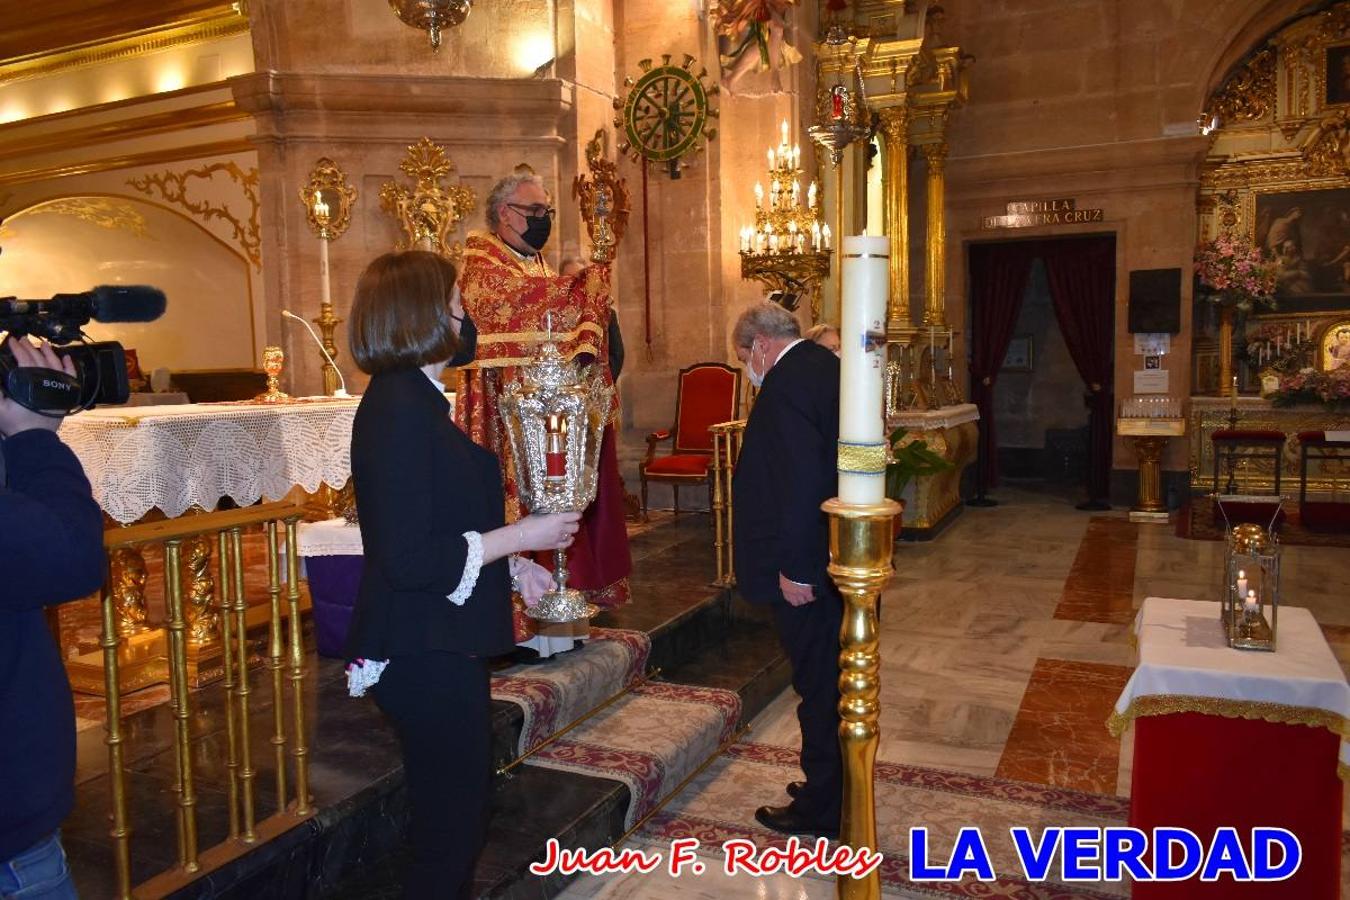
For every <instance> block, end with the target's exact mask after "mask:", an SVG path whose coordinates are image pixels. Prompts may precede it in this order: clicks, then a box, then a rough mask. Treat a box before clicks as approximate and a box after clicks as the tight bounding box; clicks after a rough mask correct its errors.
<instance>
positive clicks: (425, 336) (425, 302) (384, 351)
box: [350, 250, 459, 375]
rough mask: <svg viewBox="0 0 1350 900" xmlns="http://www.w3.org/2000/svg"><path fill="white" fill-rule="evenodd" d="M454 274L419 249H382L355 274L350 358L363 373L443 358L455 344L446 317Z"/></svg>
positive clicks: (439, 259) (443, 260)
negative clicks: (399, 251)
mask: <svg viewBox="0 0 1350 900" xmlns="http://www.w3.org/2000/svg"><path fill="white" fill-rule="evenodd" d="M457 277H458V273H457V272H456V271H455V266H454V264H453V263H451V262H450V261H449V260H448V259H446V258H445V257H443V256H439V255H437V254H435V253H429V252H427V251H425V250H407V251H404V252H402V253H386V254H384V255H383V256H381V257H378V258H376V259H375V260H374V261H373V262H371V264H370V265H368V266H366V270H365V271H364V272H362V273H361V280H360V281H358V282H357V284H356V301H355V302H354V303H353V304H352V316H351V332H350V335H351V336H350V340H351V348H352V359H354V360H355V361H356V365H357V366H359V367H360V369H361V371H362V372H365V373H366V374H367V375H378V374H380V373H381V372H391V371H394V370H396V369H416V368H420V367H421V366H425V365H429V364H431V363H438V362H445V361H446V360H448V359H450V357H452V356H454V355H455V351H456V350H458V349H459V338H457V337H456V336H455V330H454V327H453V326H452V324H451V319H450V296H451V292H452V291H453V290H454V286H455V279H456V278H457Z"/></svg>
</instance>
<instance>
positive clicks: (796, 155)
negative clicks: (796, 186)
mask: <svg viewBox="0 0 1350 900" xmlns="http://www.w3.org/2000/svg"><path fill="white" fill-rule="evenodd" d="M801 167H802V148H801V145H800V144H793V145H792V168H794V169H800V168H801Z"/></svg>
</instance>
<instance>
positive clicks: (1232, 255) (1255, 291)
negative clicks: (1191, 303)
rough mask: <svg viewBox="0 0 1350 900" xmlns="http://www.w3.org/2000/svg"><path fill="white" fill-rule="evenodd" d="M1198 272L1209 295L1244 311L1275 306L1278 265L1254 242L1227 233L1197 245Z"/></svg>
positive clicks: (1210, 297) (1217, 302) (1218, 302)
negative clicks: (1267, 257)
mask: <svg viewBox="0 0 1350 900" xmlns="http://www.w3.org/2000/svg"><path fill="white" fill-rule="evenodd" d="M1195 273H1196V275H1198V276H1199V278H1200V284H1201V286H1202V287H1205V288H1207V289H1208V294H1207V297H1208V299H1209V300H1210V302H1212V303H1216V304H1218V305H1219V306H1225V307H1232V308H1234V309H1237V310H1239V311H1240V312H1243V313H1248V312H1251V311H1252V309H1253V308H1255V307H1256V306H1257V305H1258V304H1259V305H1261V306H1265V307H1266V308H1268V309H1274V308H1275V266H1274V264H1273V263H1271V262H1270V261H1269V260H1267V259H1264V258H1262V256H1261V251H1260V250H1258V249H1257V248H1256V247H1255V246H1253V245H1252V244H1251V242H1249V241H1246V240H1242V239H1240V238H1236V237H1234V236H1233V235H1231V234H1228V233H1226V232H1225V233H1224V234H1221V235H1219V236H1218V237H1216V238H1215V239H1214V240H1212V241H1206V242H1205V243H1203V244H1201V245H1200V246H1199V247H1197V248H1196V251H1195Z"/></svg>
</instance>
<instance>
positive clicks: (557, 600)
mask: <svg viewBox="0 0 1350 900" xmlns="http://www.w3.org/2000/svg"><path fill="white" fill-rule="evenodd" d="M549 331H550V334H549V338H548V339H547V340H546V341H545V342H544V343H543V345H542V346H541V347H540V351H539V355H538V356H537V357H536V358H535V361H534V362H533V363H532V364H531V365H529V366H526V367H525V368H524V370H523V372H522V376H521V379H520V380H519V381H517V382H514V383H513V384H511V385H508V386H507V388H506V390H505V391H503V393H502V397H501V409H502V418H503V421H504V422H505V423H506V433H507V437H508V439H509V440H510V442H511V455H512V457H513V458H514V459H515V467H516V484H517V485H518V487H519V490H520V497H521V500H522V501H523V502H524V503H525V505H526V506H527V507H528V508H529V509H530V511H531V512H536V513H559V512H582V511H584V510H585V509H586V507H588V506H590V504H591V501H593V500H594V499H595V493H596V488H597V486H598V484H599V476H598V472H599V462H600V440H601V437H602V436H603V433H604V428H605V421H606V419H607V417H608V415H609V409H610V394H611V392H612V391H613V388H611V387H609V386H608V385H606V384H605V382H604V379H603V378H601V377H600V376H599V374H598V373H597V372H595V371H594V370H591V369H578V368H577V367H576V366H575V365H574V364H572V363H570V362H568V361H567V360H566V359H564V358H563V356H562V354H561V353H559V352H558V346H557V344H555V343H554V342H553V339H552V329H551V328H550V329H549ZM598 611H599V610H598V609H597V608H596V607H595V606H594V605H592V604H590V603H587V602H586V595H585V594H583V593H582V592H581V591H578V590H575V589H572V588H569V587H568V586H567V553H566V551H565V550H556V551H554V589H553V590H551V591H549V592H548V593H546V594H544V596H543V597H542V598H541V599H540V601H539V603H538V605H536V606H535V607H533V608H531V609H527V610H526V613H527V614H528V615H529V616H530V617H532V618H534V619H538V620H539V621H542V622H575V621H577V620H579V619H586V618H589V617H590V616H593V615H595V613H597V612H598Z"/></svg>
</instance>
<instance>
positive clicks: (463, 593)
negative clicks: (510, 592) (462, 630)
mask: <svg viewBox="0 0 1350 900" xmlns="http://www.w3.org/2000/svg"><path fill="white" fill-rule="evenodd" d="M464 542H465V543H467V544H468V545H469V555H468V556H467V557H466V558H465V560H464V574H463V575H462V576H461V577H460V579H459V587H457V588H455V592H454V593H453V594H447V595H446V599H447V600H449V601H450V602H451V603H453V604H455V605H456V606H463V605H464V601H465V600H468V599H469V595H470V594H472V593H473V589H474V586H475V585H477V584H478V573H479V572H480V571H482V569H483V536H482V535H481V534H479V533H478V532H476V531H466V532H464Z"/></svg>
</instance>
